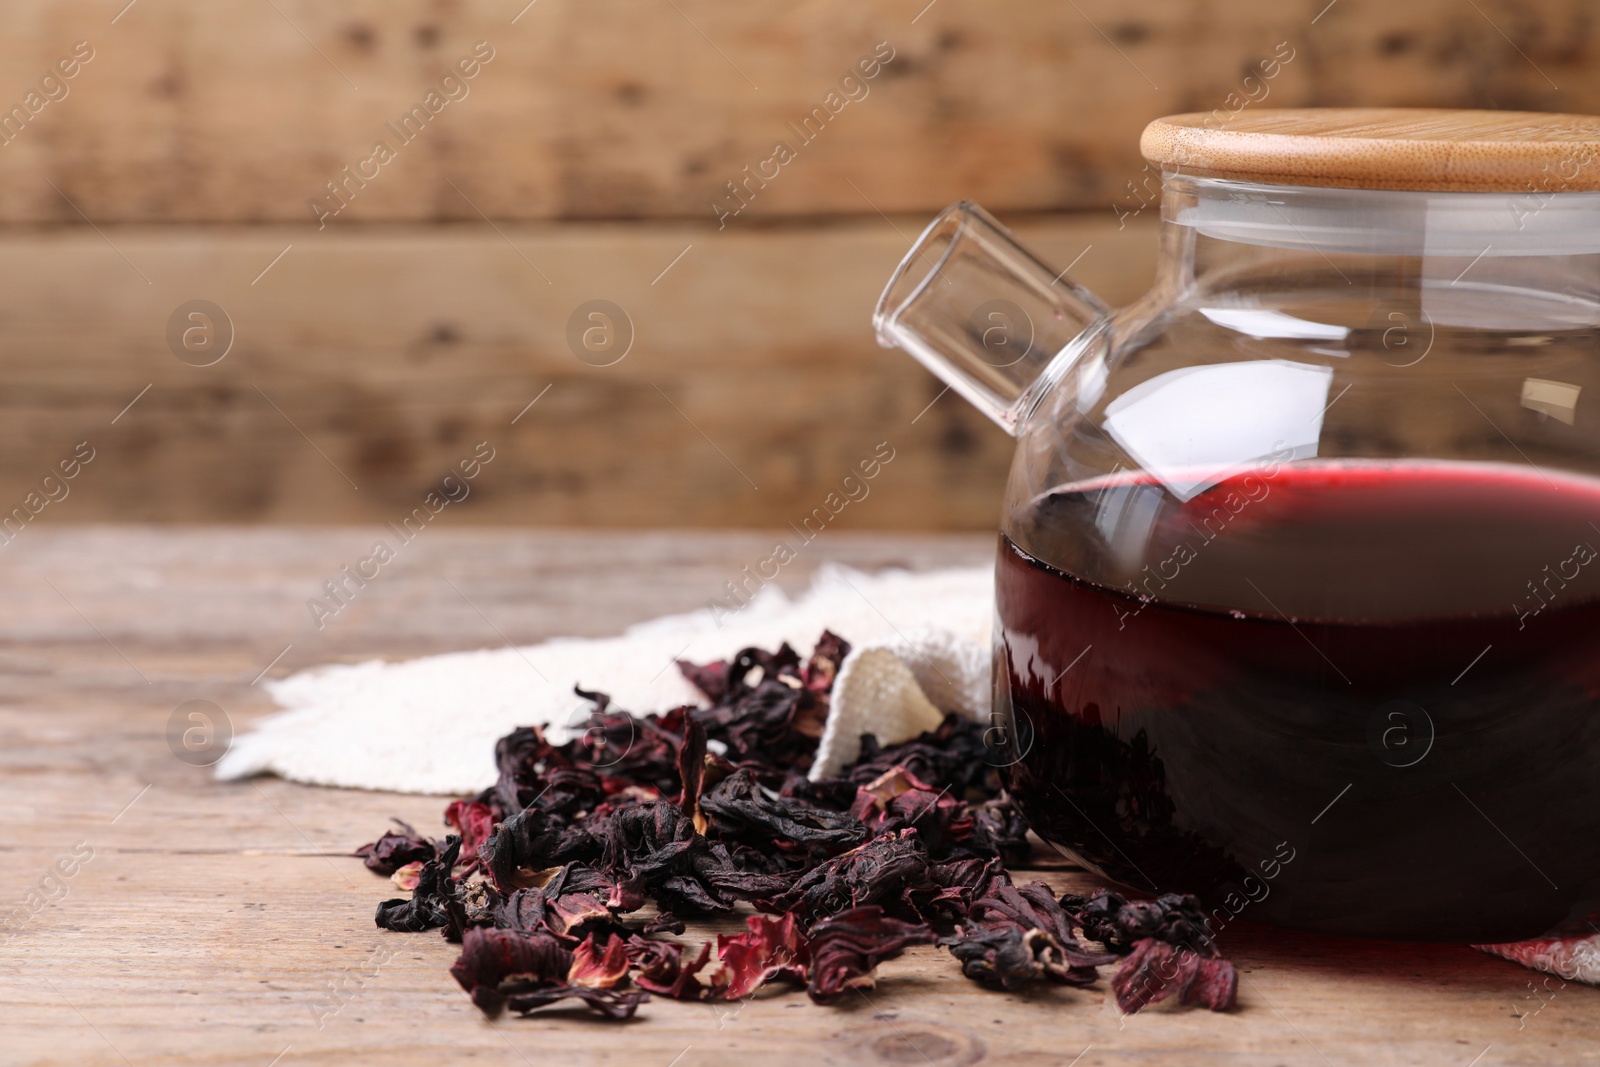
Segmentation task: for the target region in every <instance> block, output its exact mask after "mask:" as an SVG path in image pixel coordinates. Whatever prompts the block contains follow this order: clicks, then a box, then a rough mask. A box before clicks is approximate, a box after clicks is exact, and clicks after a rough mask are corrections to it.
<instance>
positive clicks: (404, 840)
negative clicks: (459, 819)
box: [355, 819, 439, 874]
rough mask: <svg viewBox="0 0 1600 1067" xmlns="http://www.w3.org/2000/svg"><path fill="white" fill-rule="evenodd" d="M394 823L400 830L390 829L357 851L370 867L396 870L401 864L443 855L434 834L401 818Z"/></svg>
mask: <svg viewBox="0 0 1600 1067" xmlns="http://www.w3.org/2000/svg"><path fill="white" fill-rule="evenodd" d="M394 824H395V825H396V826H398V827H399V828H400V832H399V833H396V832H395V831H393V830H390V831H389V832H388V833H386V834H384V835H383V836H382V837H380V838H378V839H377V840H376V841H374V842H372V843H371V844H369V845H362V846H361V847H360V848H358V849H356V853H355V854H356V855H357V856H360V857H362V861H363V862H364V863H365V864H366V867H367V870H369V871H375V872H377V873H378V874H393V873H394V872H395V871H397V870H399V869H400V868H401V867H405V866H407V865H409V864H412V863H426V862H428V861H429V860H431V859H434V858H436V857H437V856H438V855H439V846H438V845H437V844H435V843H434V841H433V839H432V838H430V837H424V836H423V835H422V834H419V833H417V831H416V830H415V829H413V828H412V827H411V825H410V824H409V823H403V822H401V821H400V820H399V819H396V820H394Z"/></svg>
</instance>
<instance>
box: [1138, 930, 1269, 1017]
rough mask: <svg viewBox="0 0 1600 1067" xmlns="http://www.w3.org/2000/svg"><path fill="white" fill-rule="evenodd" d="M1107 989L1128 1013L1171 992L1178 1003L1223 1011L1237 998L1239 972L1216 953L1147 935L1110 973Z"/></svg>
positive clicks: (1162, 998) (1169, 995) (1159, 999)
mask: <svg viewBox="0 0 1600 1067" xmlns="http://www.w3.org/2000/svg"><path fill="white" fill-rule="evenodd" d="M1111 989H1112V991H1113V992H1114V993H1115V994H1116V997H1117V1006H1118V1007H1119V1008H1121V1009H1122V1010H1123V1011H1125V1012H1128V1013H1129V1014H1132V1013H1133V1012H1136V1011H1138V1010H1139V1009H1140V1008H1143V1007H1144V1006H1145V1005H1146V1004H1154V1003H1156V1002H1157V1001H1162V1000H1166V999H1167V998H1168V997H1171V996H1176V997H1177V998H1178V1003H1180V1004H1198V1005H1200V1006H1202V1007H1206V1008H1210V1009H1211V1010H1212V1011H1227V1010H1228V1009H1230V1008H1232V1007H1234V1005H1235V1004H1236V1002H1237V998H1238V993H1239V972H1238V971H1237V970H1235V969H1234V966H1233V964H1232V963H1230V962H1228V961H1227V960H1225V959H1222V958H1220V957H1211V958H1207V957H1203V956H1201V955H1199V954H1198V953H1196V952H1195V951H1193V950H1192V949H1188V948H1183V947H1180V946H1178V945H1171V944H1168V943H1167V942H1165V941H1157V940H1156V939H1155V938H1153V937H1147V938H1145V939H1144V940H1142V941H1140V942H1139V943H1138V944H1137V945H1135V946H1134V948H1133V952H1132V954H1130V955H1129V956H1128V958H1127V959H1126V960H1124V961H1123V964H1122V967H1121V968H1119V969H1118V971H1117V973H1116V974H1115V975H1113V976H1112V978H1111Z"/></svg>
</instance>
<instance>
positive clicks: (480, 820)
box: [444, 800, 494, 863]
mask: <svg viewBox="0 0 1600 1067" xmlns="http://www.w3.org/2000/svg"><path fill="white" fill-rule="evenodd" d="M444 821H445V825H446V826H449V827H450V828H451V829H453V830H455V832H456V833H457V834H458V835H460V837H461V859H460V862H462V863H471V862H473V861H474V860H476V859H477V858H478V847H479V846H480V845H482V844H483V842H484V839H485V838H487V837H488V836H489V831H490V830H492V829H494V812H493V811H491V810H490V809H489V805H487V804H483V803H480V802H478V801H476V800H473V801H465V800H457V801H455V802H454V803H452V804H451V805H450V806H449V807H447V808H445V809H444Z"/></svg>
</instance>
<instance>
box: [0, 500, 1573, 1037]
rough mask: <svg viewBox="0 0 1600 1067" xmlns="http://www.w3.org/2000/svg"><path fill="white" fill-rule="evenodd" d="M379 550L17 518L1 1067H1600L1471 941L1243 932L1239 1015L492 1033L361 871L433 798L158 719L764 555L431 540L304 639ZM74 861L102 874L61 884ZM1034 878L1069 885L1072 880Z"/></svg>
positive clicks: (444, 951)
mask: <svg viewBox="0 0 1600 1067" xmlns="http://www.w3.org/2000/svg"><path fill="white" fill-rule="evenodd" d="M372 537H373V533H372V532H371V531H363V530H359V529H353V530H332V531H330V530H317V531H299V530H283V529H271V530H260V529H232V530H198V531H196V530H160V529H149V528H137V527H80V528H58V529H56V530H52V529H49V528H45V527H30V528H29V529H28V530H26V531H25V532H24V533H23V534H22V535H21V536H20V537H18V538H17V540H16V541H14V542H12V543H11V544H8V545H4V546H3V547H0V589H4V590H5V591H6V594H7V599H8V602H9V610H7V611H5V612H3V613H0V827H3V828H4V829H3V834H0V856H3V871H4V873H3V875H0V923H3V922H4V921H5V920H4V916H5V915H6V914H8V913H9V914H12V915H13V917H14V919H13V921H12V923H11V924H10V925H9V926H6V927H4V929H5V930H7V931H9V932H11V933H12V934H13V935H14V936H12V937H10V938H9V940H4V944H3V946H0V1063H5V1064H13V1063H15V1064H71V1065H76V1064H129V1065H133V1064H137V1065H146V1064H149V1065H170V1064H191V1063H194V1064H198V1063H207V1064H210V1063H215V1064H240V1065H248V1067H268V1065H269V1064H278V1065H282V1067H300V1065H306V1064H347V1063H355V1062H372V1063H383V1064H386V1065H391V1067H401V1065H410V1064H418V1065H421V1064H427V1065H430V1067H434V1065H440V1064H453V1063H474V1064H477V1063H483V1064H505V1065H510V1067H518V1065H522V1064H544V1063H551V1062H556V1063H574V1062H576V1063H601V1062H603V1063H615V1064H623V1065H630V1067H631V1065H635V1064H637V1065H642V1067H669V1065H674V1067H692V1065H697V1064H738V1065H740V1067H745V1065H748V1064H749V1063H751V1062H752V1061H759V1062H760V1063H761V1064H762V1065H763V1067H768V1065H771V1067H776V1065H780V1064H805V1065H808V1067H811V1065H816V1064H829V1063H860V1064H927V1065H930V1067H946V1065H956V1064H972V1063H978V1062H980V1061H987V1062H993V1063H997V1064H998V1063H1004V1064H1007V1065H1013V1064H1014V1065H1021V1064H1072V1063H1076V1064H1077V1065H1079V1067H1092V1065H1096V1064H1111V1063H1142V1064H1210V1063H1224V1062H1226V1063H1244V1064H1261V1065H1269V1064H1290V1063H1293V1064H1301V1063H1305V1064H1326V1065H1343V1064H1391V1063H1393V1064H1402V1063H1403V1064H1447V1065H1458V1067H1468V1065H1474V1067H1491V1065H1499V1064H1508V1063H1527V1064H1534V1063H1552V1062H1560V1063H1576V1062H1590V1061H1595V1060H1600V1000H1596V997H1597V996H1600V993H1597V992H1596V991H1595V990H1593V989H1591V988H1588V987H1584V986H1577V985H1564V984H1562V983H1560V982H1559V981H1557V980H1554V979H1552V980H1550V982H1549V983H1548V986H1549V988H1548V989H1546V988H1543V987H1541V993H1540V995H1539V996H1536V995H1535V994H1534V992H1533V991H1532V988H1531V985H1530V972H1527V971H1524V970H1523V969H1521V968H1520V967H1517V966H1516V965H1514V964H1511V963H1507V962H1505V961H1502V960H1497V959H1493V958H1491V957H1489V956H1486V955H1483V954H1480V953H1478V952H1475V951H1473V950H1471V949H1468V948H1466V947H1464V946H1460V947H1458V946H1449V945H1443V946H1441V945H1433V946H1423V945H1400V944H1384V943H1375V942H1362V941H1352V940H1341V939H1335V938H1328V937H1314V936H1307V935H1301V934H1294V933H1286V932H1281V931H1275V930H1271V929H1267V928H1263V927H1256V926H1251V925H1249V924H1246V923H1242V922H1241V923H1237V924H1235V925H1234V926H1233V927H1230V929H1229V930H1228V931H1227V933H1226V935H1225V940H1224V948H1225V950H1226V951H1227V952H1228V954H1229V955H1230V956H1231V957H1232V958H1233V959H1234V960H1235V961H1236V962H1237V963H1238V964H1239V967H1240V970H1241V972H1242V981H1241V987H1240V995H1239V1002H1240V1007H1239V1010H1238V1011H1237V1012H1236V1013H1232V1014H1228V1015H1213V1014H1209V1013H1204V1012H1199V1011H1189V1010H1181V1009H1179V1010H1173V1009H1170V1008H1168V1007H1166V1006H1161V1007H1157V1008H1154V1009H1150V1010H1148V1011H1146V1012H1145V1013H1143V1014H1140V1015H1138V1016H1134V1017H1126V1018H1125V1017H1123V1016H1121V1015H1120V1014H1119V1013H1118V1011H1117V1009H1116V1006H1115V1004H1114V1002H1113V1001H1112V1000H1111V999H1110V998H1109V996H1108V995H1107V992H1106V989H1105V983H1104V982H1103V981H1102V983H1101V984H1100V985H1099V986H1098V987H1096V988H1093V989H1089V990H1063V989H1046V990H1043V991H1040V992H1038V993H1034V994H1029V995H1011V994H1001V993H992V992H987V991H984V990H981V989H979V988H978V987H976V986H974V985H973V984H971V983H969V982H968V981H966V980H965V979H963V978H962V977H961V976H960V974H959V972H958V969H957V967H956V966H955V964H954V961H953V960H952V959H951V958H950V957H949V956H948V955H946V954H944V953H942V952H941V951H938V950H935V949H931V948H930V949H917V950H913V951H912V952H911V953H910V954H909V955H908V956H907V957H905V958H903V959H901V960H898V961H895V962H892V963H889V964H887V965H885V966H884V967H883V968H882V969H881V971H880V976H879V984H878V986H877V988H876V989H875V990H873V991H872V992H871V993H870V994H866V995H862V996H860V997H858V998H855V999H854V1000H847V1001H846V1002H845V1003H844V1004H843V1006H841V1007H833V1008H822V1007H817V1006H814V1005H812V1004H811V1003H810V1002H809V1001H808V1000H807V999H806V998H805V996H804V994H802V993H795V992H782V993H777V994H773V995H765V994H764V995H761V996H759V997H757V998H755V999H753V1000H752V1001H750V1002H748V1003H745V1004H742V1005H738V1004H736V1005H728V1006H717V1007H708V1006H705V1005H694V1004H679V1003H674V1002H670V1001H666V1000H661V999H656V1000H652V1001H651V1002H650V1003H648V1004H646V1005H645V1006H644V1007H643V1008H642V1009H641V1010H640V1012H639V1015H638V1017H637V1019H636V1020H634V1021H633V1022H631V1023H629V1024H626V1025H622V1026H616V1025H608V1024H605V1023H603V1022H601V1021H599V1020H597V1019H595V1018H593V1017H590V1016H587V1015H585V1014H583V1013H581V1012H570V1011H565V1010H554V1011H546V1012H544V1013H541V1014H539V1015H536V1016H534V1017H532V1018H528V1019H519V1018H516V1017H506V1018H501V1019H500V1020H498V1021H496V1022H493V1023H491V1022H488V1021H486V1020H485V1019H484V1018H483V1017H482V1016H481V1015H480V1014H479V1013H478V1012H477V1010H476V1009H474V1008H473V1007H472V1006H471V1004H469V1003H468V1001H467V999H466V997H465V996H464V995H463V994H462V992H461V990H460V989H459V988H458V987H457V986H456V984H455V982H454V981H453V980H452V979H451V978H450V976H449V974H448V972H447V968H448V967H449V965H450V963H451V962H452V960H453V959H454V957H455V948H454V947H452V946H450V945H448V944H446V943H445V942H444V941H443V940H442V939H441V938H439V937H438V936H437V935H436V934H433V933H428V934H422V935H401V934H390V933H385V932H383V931H379V930H377V929H375V928H374V927H373V924H372V912H373V908H374V905H375V903H376V901H378V900H379V899H382V898H384V897H386V896H391V895H393V893H392V887H391V886H390V885H389V883H388V882H387V881H386V880H384V879H380V878H378V877H377V876H375V875H372V874H370V873H369V872H367V871H366V870H364V869H363V868H362V866H361V864H360V861H358V860H356V859H353V858H350V856H349V852H350V850H351V849H353V848H354V847H355V846H357V845H359V844H361V843H362V842H364V841H367V840H369V839H371V838H372V837H373V836H375V834H376V833H377V832H379V831H380V830H381V829H382V828H383V827H384V824H385V822H386V820H387V819H388V817H389V816H391V815H398V816H401V817H404V818H407V819H410V820H412V821H414V822H416V823H417V825H419V826H428V827H435V828H437V826H438V818H439V813H440V810H441V808H442V804H441V801H440V800H439V799H438V798H429V797H410V796H398V795H389V794H378V793H366V792H356V791H343V790H332V789H321V788H312V787H306V786H300V785H294V784H290V783H286V782H282V781H278V780H275V779H263V780H257V781H251V782H242V783H230V784H218V783H216V782H213V781H211V779H210V777H209V774H208V772H206V771H205V770H203V769H198V768H195V767H191V766H189V765H187V764H185V763H183V762H181V761H180V760H178V759H177V758H175V756H174V755H173V752H172V751H171V750H170V749H169V746H168V742H167V739H166V730H167V724H168V720H169V718H170V717H171V716H172V713H173V711H174V709H175V708H177V707H178V705H180V704H182V703H184V702H185V701H188V700H196V699H200V700H209V701H212V702H214V703H215V704H217V705H218V706H220V707H221V708H223V709H224V710H225V711H226V713H227V715H228V717H229V719H230V720H231V722H232V723H233V725H234V727H235V728H244V727H246V726H247V725H248V724H249V722H250V721H251V720H252V719H254V718H255V717H257V716H259V715H261V714H263V713H266V712H268V711H269V710H270V709H271V704H270V701H269V700H268V699H267V697H266V695H265V693H263V692H262V690H261V688H260V686H259V685H255V684H253V683H254V681H255V679H256V678H257V677H258V675H260V674H262V673H263V671H264V669H265V668H267V666H268V664H269V663H273V661H274V658H275V657H280V653H282V655H281V658H278V659H277V660H276V663H274V664H273V665H272V666H271V668H270V676H282V675H284V674H285V673H288V672H290V671H293V670H295V669H299V668H302V667H306V666H310V665H312V664H315V663H320V662H329V661H351V660H357V659H363V658H370V657H373V656H385V657H404V656H411V655H417V654H421V653H427V652H443V651H447V650H458V649H468V648H474V647H482V646H486V645H497V644H500V643H502V640H503V639H509V640H511V641H515V642H531V641H536V640H539V639H541V638H544V637H547V636H550V635H554V634H558V633H572V634H595V635H599V634H605V633H610V632H614V631H615V630H616V629H618V628H619V627H620V626H622V625H624V624H626V623H628V622H631V621H635V620H637V619H642V618H646V617H649V616H652V615H656V614H659V613H662V612H666V611H676V610H685V609H690V608H693V607H696V606H700V605H703V604H704V603H705V601H706V599H707V598H708V597H710V596H712V595H713V594H714V593H715V592H716V591H717V590H718V589H719V588H720V587H721V584H722V582H723V581H724V580H726V579H727V578H728V577H730V576H732V575H733V574H735V573H736V572H737V571H738V570H739V569H740V568H741V567H743V566H744V565H745V564H746V563H749V562H751V561H752V560H756V559H759V558H761V557H762V556H763V555H764V554H765V550H766V549H767V548H768V546H769V544H770V538H768V537H765V536H762V535H760V534H702V533H694V534H689V533H673V534H660V533H658V534H634V533H628V534H596V533H592V532H585V533H570V534H569V533H531V532H505V531H469V532H459V533H458V532H454V531H448V530H437V531H435V530H430V531H429V532H428V533H427V536H426V537H423V538H419V539H418V541H417V542H415V543H414V544H412V545H408V546H406V547H405V549H404V550H403V552H402V554H401V556H400V557H399V558H398V559H397V560H396V561H395V563H394V564H393V565H391V566H390V567H389V568H386V569H385V570H384V572H383V574H382V577H381V578H380V579H378V580H376V581H374V582H373V583H372V584H371V585H370V586H369V587H368V588H367V589H365V590H363V591H362V593H361V595H360V597H359V598H358V599H357V601H356V602H355V604H354V605H353V606H352V607H351V608H350V610H348V611H346V612H344V613H342V614H341V615H340V616H339V617H338V618H337V619H335V620H333V621H332V622H331V623H330V624H329V625H328V627H327V628H326V630H324V631H322V632H320V633H319V632H318V631H317V630H315V629H314V627H313V626H312V625H311V620H310V615H309V612H308V611H307V609H306V607H305V600H306V598H307V597H309V596H311V595H313V594H314V593H315V592H316V590H317V588H318V587H319V586H320V584H321V582H322V581H323V580H324V579H325V578H327V577H330V576H332V575H333V574H335V573H336V572H337V571H338V569H339V568H340V567H341V566H342V565H343V564H345V563H347V562H352V561H354V560H355V559H357V558H358V557H359V556H360V555H362V554H364V552H365V550H366V549H367V547H368V545H369V544H370V542H371V540H372ZM990 551H991V542H990V541H989V540H988V539H987V538H949V537H940V538H931V537H921V538H919V537H907V536H892V537H891V536H868V535H852V534H847V533H843V532H837V533H833V532H830V533H829V534H828V535H827V536H826V537H824V538H822V539H819V540H818V541H817V542H816V543H815V544H814V545H813V546H811V547H810V548H809V549H808V550H807V554H806V555H804V556H802V558H801V559H799V560H797V561H796V562H795V563H794V564H792V565H791V566H790V567H789V568H788V569H787V570H786V572H785V573H784V575H783V576H782V578H781V580H782V582H783V583H784V584H785V585H789V586H795V587H798V586H799V585H801V584H803V583H804V581H805V578H806V575H807V573H808V572H809V571H810V570H811V569H813V568H814V567H815V566H816V565H817V564H818V563H820V562H821V561H823V560H824V559H836V560H841V561H845V562H849V563H852V564H855V565H859V566H863V567H881V566H888V565H895V564H899V565H905V566H911V567H919V568H920V567H933V566H940V565H948V564H955V563H972V562H980V561H984V560H985V559H987V557H988V556H989V554H990ZM446 578H449V579H450V580H451V581H452V582H454V583H455V585H456V586H458V587H459V588H460V591H461V593H462V594H464V595H465V601H470V603H468V602H464V598H463V596H462V595H458V593H457V592H456V591H455V590H454V589H452V588H451V585H450V584H449V583H447V582H446V581H445V579H446ZM480 610H481V612H482V614H479V612H480ZM502 635H503V637H502ZM286 645H287V646H290V647H289V649H288V651H287V652H284V648H285V646H286ZM486 756H487V754H486ZM75 849H76V850H77V851H78V853H79V854H80V855H82V854H84V853H85V852H86V851H87V850H88V849H92V850H93V857H92V859H90V860H89V861H88V862H87V863H84V864H82V865H81V866H80V867H78V868H77V870H76V872H75V873H74V874H73V875H72V876H71V877H68V878H60V879H58V878H55V877H52V876H51V874H50V871H51V868H52V865H54V864H55V863H56V861H57V859H58V858H59V857H62V856H70V855H72V854H73V852H74V850H75ZM1040 876H1041V877H1044V878H1047V879H1048V880H1050V881H1051V882H1052V883H1053V884H1055V885H1057V886H1064V885H1077V886H1083V885H1087V884H1089V880H1088V878H1087V877H1086V876H1085V875H1084V874H1083V873H1081V872H1078V871H1075V870H1073V869H1072V868H1070V867H1069V866H1067V865H1065V864H1061V863H1057V864H1055V865H1054V866H1049V865H1046V866H1045V867H1044V868H1042V869H1041V872H1040ZM45 898H48V902H47V903H43V904H42V906H39V907H38V910H37V912H36V913H33V912H31V910H30V908H29V903H28V902H29V901H30V899H31V900H32V901H33V902H34V904H39V903H40V902H41V901H42V900H44V899H45ZM17 907H21V908H22V909H23V911H22V913H20V917H19V916H18V913H15V912H13V911H12V909H14V908H17ZM1533 984H1535V985H1537V984H1539V983H1533ZM335 989H338V990H341V991H342V992H341V993H339V994H337V995H336V994H335V993H334V990H335ZM334 1008H337V1010H333V1009H334Z"/></svg>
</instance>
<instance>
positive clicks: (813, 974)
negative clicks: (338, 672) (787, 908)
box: [806, 906, 935, 1003]
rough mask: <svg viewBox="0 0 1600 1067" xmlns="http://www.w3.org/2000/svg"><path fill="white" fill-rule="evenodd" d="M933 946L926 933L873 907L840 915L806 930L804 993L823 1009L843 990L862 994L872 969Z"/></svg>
mask: <svg viewBox="0 0 1600 1067" xmlns="http://www.w3.org/2000/svg"><path fill="white" fill-rule="evenodd" d="M934 940H935V935H934V932H933V930H932V929H931V928H930V927H928V926H925V925H923V924H921V923H908V922H901V921H900V920H898V919H894V918H890V917H889V916H887V915H885V914H884V913H883V909H882V908H879V907H876V906H868V907H863V908H851V909H850V910H849V911H845V912H841V913H840V914H838V915H835V916H833V917H832V918H830V919H824V920H823V921H822V922H819V923H818V924H817V925H816V926H814V927H812V928H811V934H810V937H809V941H810V951H811V966H810V973H809V980H808V983H807V985H806V992H807V993H809V994H810V995H811V999H812V1000H815V1001H817V1002H818V1003H825V1002H827V1001H830V1000H833V999H835V998H837V997H838V996H839V995H841V994H842V993H844V992H845V991H847V990H850V989H858V988H868V987H870V986H871V985H872V982H873V974H872V972H873V970H874V969H875V968H876V967H877V966H878V964H880V963H882V962H883V961H884V960H891V959H894V958H895V957H896V956H898V955H900V953H902V952H903V951H905V950H906V949H907V948H909V947H910V946H912V945H930V944H932V943H933V942H934Z"/></svg>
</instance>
